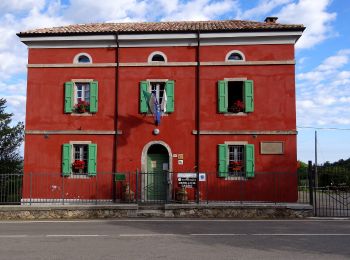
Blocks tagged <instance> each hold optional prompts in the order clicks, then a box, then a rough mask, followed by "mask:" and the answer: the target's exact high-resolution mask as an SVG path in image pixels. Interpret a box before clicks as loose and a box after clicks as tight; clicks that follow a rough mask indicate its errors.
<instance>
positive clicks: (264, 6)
mask: <svg viewBox="0 0 350 260" xmlns="http://www.w3.org/2000/svg"><path fill="white" fill-rule="evenodd" d="M291 2H292V0H261V1H260V2H259V4H258V5H257V6H255V7H253V8H251V9H249V10H247V11H245V12H243V13H242V14H241V15H240V17H239V18H240V19H249V20H251V19H256V18H258V17H260V16H262V15H266V14H270V13H271V12H272V11H273V10H274V9H276V8H277V7H280V6H282V5H285V4H289V3H291Z"/></svg>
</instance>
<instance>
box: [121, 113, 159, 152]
mask: <svg viewBox="0 0 350 260" xmlns="http://www.w3.org/2000/svg"><path fill="white" fill-rule="evenodd" d="M118 121H119V127H118V129H119V130H122V131H123V134H122V135H121V136H120V137H119V138H118V146H123V145H126V144H127V143H128V141H127V140H128V139H129V136H130V134H131V131H132V129H133V128H135V127H138V126H139V125H141V124H148V125H154V123H153V117H146V116H144V117H139V116H132V115H128V116H119V118H118Z"/></svg>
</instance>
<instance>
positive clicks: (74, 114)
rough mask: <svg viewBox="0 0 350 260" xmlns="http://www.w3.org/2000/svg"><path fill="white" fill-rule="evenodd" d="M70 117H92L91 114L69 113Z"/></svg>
mask: <svg viewBox="0 0 350 260" xmlns="http://www.w3.org/2000/svg"><path fill="white" fill-rule="evenodd" d="M70 115H71V116H92V113H88V112H86V113H71V114H70Z"/></svg>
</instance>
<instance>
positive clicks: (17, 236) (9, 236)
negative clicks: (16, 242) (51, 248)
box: [0, 235, 28, 238]
mask: <svg viewBox="0 0 350 260" xmlns="http://www.w3.org/2000/svg"><path fill="white" fill-rule="evenodd" d="M22 237H28V235H0V238H22Z"/></svg>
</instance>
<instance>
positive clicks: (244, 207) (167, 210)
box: [0, 203, 313, 220]
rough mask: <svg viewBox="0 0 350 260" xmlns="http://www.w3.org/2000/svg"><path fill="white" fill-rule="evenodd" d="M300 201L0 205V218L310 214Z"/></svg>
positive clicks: (248, 216)
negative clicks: (286, 202) (275, 202)
mask: <svg viewBox="0 0 350 260" xmlns="http://www.w3.org/2000/svg"><path fill="white" fill-rule="evenodd" d="M312 212H313V211H312V206H310V205H304V204H260V203H259V204H232V203H231V204H166V205H160V206H142V207H141V206H138V205H136V204H119V205H67V206H58V205H55V206H0V220H42V219H101V218H137V217H139V218H142V217H156V218H233V219H276V218H279V219H280V218H287V219H288V218H306V217H311V216H312Z"/></svg>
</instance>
